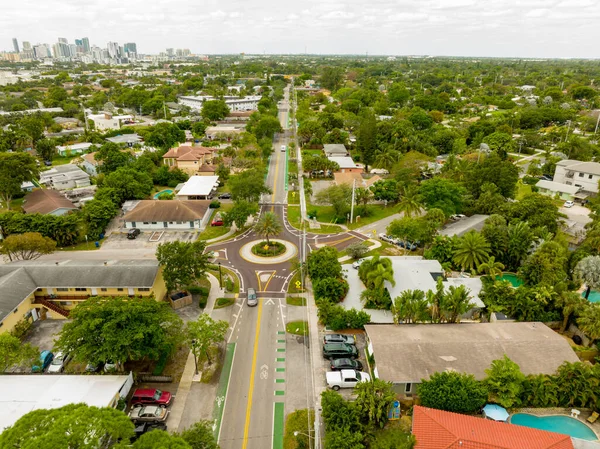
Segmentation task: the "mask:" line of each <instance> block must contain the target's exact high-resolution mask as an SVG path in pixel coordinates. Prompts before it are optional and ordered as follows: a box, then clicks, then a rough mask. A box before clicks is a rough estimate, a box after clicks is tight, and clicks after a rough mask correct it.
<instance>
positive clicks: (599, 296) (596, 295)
mask: <svg viewBox="0 0 600 449" xmlns="http://www.w3.org/2000/svg"><path fill="white" fill-rule="evenodd" d="M581 296H583V297H584V298H585V290H584V291H583V292H581ZM588 301H589V302H600V292H599V291H596V290H591V291H590V296H589V297H588Z"/></svg>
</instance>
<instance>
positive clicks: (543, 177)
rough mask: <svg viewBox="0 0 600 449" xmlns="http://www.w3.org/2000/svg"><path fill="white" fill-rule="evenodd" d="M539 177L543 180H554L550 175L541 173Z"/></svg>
mask: <svg viewBox="0 0 600 449" xmlns="http://www.w3.org/2000/svg"><path fill="white" fill-rule="evenodd" d="M540 179H542V180H543V181H553V180H554V178H553V177H552V176H550V175H542V177H541V178H540Z"/></svg>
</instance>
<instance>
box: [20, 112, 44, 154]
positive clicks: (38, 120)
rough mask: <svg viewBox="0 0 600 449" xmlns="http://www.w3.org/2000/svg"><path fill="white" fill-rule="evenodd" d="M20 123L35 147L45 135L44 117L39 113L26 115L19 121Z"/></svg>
mask: <svg viewBox="0 0 600 449" xmlns="http://www.w3.org/2000/svg"><path fill="white" fill-rule="evenodd" d="M19 125H20V127H21V129H22V130H23V131H25V134H27V136H28V137H29V142H30V143H31V147H32V148H34V149H35V147H36V143H37V142H38V141H39V140H41V139H42V138H43V137H44V129H45V128H46V125H45V124H44V118H43V117H42V116H41V115H39V114H32V115H26V116H25V117H23V118H22V119H21V120H20V121H19Z"/></svg>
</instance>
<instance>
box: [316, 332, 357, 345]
mask: <svg viewBox="0 0 600 449" xmlns="http://www.w3.org/2000/svg"><path fill="white" fill-rule="evenodd" d="M323 343H325V344H327V343H348V344H349V345H353V344H354V343H355V340H354V337H353V336H352V335H342V334H325V336H324V337H323Z"/></svg>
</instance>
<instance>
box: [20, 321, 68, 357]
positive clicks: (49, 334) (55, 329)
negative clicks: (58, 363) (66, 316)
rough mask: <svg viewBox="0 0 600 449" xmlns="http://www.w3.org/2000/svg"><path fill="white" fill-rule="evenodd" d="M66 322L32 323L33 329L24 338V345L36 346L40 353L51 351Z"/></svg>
mask: <svg viewBox="0 0 600 449" xmlns="http://www.w3.org/2000/svg"><path fill="white" fill-rule="evenodd" d="M66 323H67V320H44V321H41V320H38V321H36V322H35V323H33V327H32V328H31V330H30V331H29V333H28V334H27V337H26V338H25V340H24V342H25V343H31V345H32V346H37V347H38V348H40V351H43V350H46V349H48V350H52V348H53V347H54V340H55V339H56V338H57V337H58V333H59V332H60V331H61V330H62V328H63V326H64V325H65V324H66Z"/></svg>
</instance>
